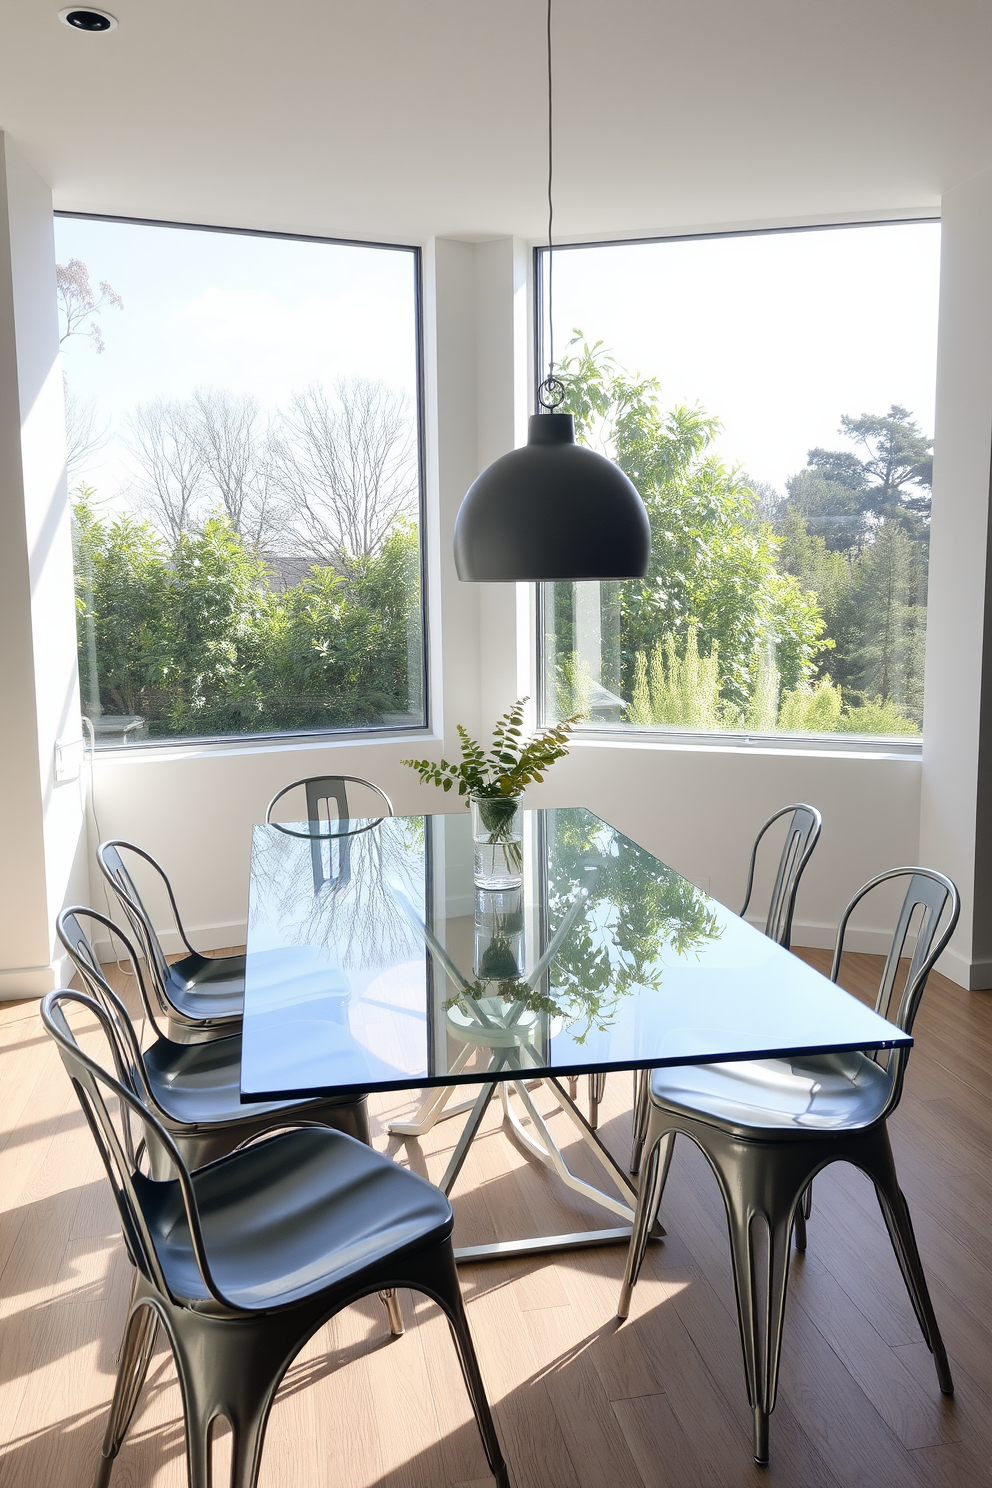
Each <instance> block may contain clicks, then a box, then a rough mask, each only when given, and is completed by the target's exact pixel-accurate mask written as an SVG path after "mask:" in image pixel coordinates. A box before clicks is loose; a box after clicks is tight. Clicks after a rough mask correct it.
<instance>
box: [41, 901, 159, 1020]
mask: <svg viewBox="0 0 992 1488" xmlns="http://www.w3.org/2000/svg"><path fill="white" fill-rule="evenodd" d="M94 926H95V927H97V930H96V934H97V935H99V934H100V931H104V932H106V934H107V936H108V937H110V938H111V941H113V940H117V941H119V942H120V945H121V947H122V948H123V951H124V954H125V956H126V957H127V959H128V960H129V961H130V962H131V966H132V968H133V970H134V978H135V982H136V983H137V987H138V995H139V996H140V998H141V1005H142V1009H143V1011H144V1014H145V1017H146V1018H147V1019H148V1021H149V1022H150V1023H151V1025H152V1028H153V1029H154V1030H155V1033H156V1035H157V1036H158V1037H159V1038H161V1037H162V1032H161V1029H160V1028H159V1026H158V1022H157V1021H156V1018H155V1008H154V1007H153V1005H152V999H151V995H150V993H149V990H148V983H147V981H146V979H145V975H144V972H143V971H142V961H141V955H140V953H139V951H138V950H137V949H136V948H135V946H134V943H133V942H132V941H131V940H129V939H128V937H127V936H126V935H125V933H124V931H123V930H122V929H121V928H120V926H119V925H115V924H114V921H113V920H111V919H108V917H107V916H106V915H104V914H100V912H99V911H98V910H95V909H87V908H85V907H84V906H83V905H81V904H73V905H70V906H69V908H68V909H64V910H63V911H62V913H61V914H60V915H59V917H58V919H57V920H56V921H55V933H56V934H57V936H58V938H59V940H60V941H61V942H62V944H63V946H64V947H65V949H66V950H67V951H68V953H69V956H70V959H71V961H72V964H73V966H74V967H75V968H76V971H77V972H78V973H79V976H80V979H81V980H82V983H83V986H84V988H85V989H86V992H87V993H88V994H89V996H90V997H92V998H93V999H94V1000H95V1001H96V1002H98V1003H100V1005H101V1007H103V1008H104V1010H105V1011H106V1012H107V1015H108V1017H110V1018H111V1020H112V1021H113V1020H114V1019H115V1018H116V1017H117V1016H118V1015H119V1014H123V1017H124V1019H125V1021H126V1022H127V1023H128V1025H129V1026H130V1018H129V1015H128V1013H127V1010H126V1009H125V1007H124V1004H123V1003H122V1001H121V999H120V998H119V997H118V995H117V993H116V992H115V991H114V990H113V988H112V987H111V985H110V983H109V982H108V981H107V978H106V976H105V975H104V971H103V967H102V966H101V965H100V961H99V958H98V957H97V954H96V951H95V950H94V948H93V938H94V930H93V927H94ZM87 932H89V933H88V934H87Z"/></svg>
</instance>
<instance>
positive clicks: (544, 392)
mask: <svg viewBox="0 0 992 1488" xmlns="http://www.w3.org/2000/svg"><path fill="white" fill-rule="evenodd" d="M547 37H548V375H547V377H546V378H545V379H544V381H543V382H542V383H541V385H540V387H539V388H538V390H537V400H538V402H539V403H540V405H541V407H542V409H544V410H545V412H548V413H553V412H554V410H555V409H556V408H560V407H561V405H562V403H564V401H565V388H564V385H563V383H562V382H561V380H560V378H557V377H556V376H555V320H554V272H555V247H554V235H553V234H554V223H555V200H554V163H555V151H554V141H555V134H554V88H553V86H552V81H553V79H552V72H551V0H548V26H547Z"/></svg>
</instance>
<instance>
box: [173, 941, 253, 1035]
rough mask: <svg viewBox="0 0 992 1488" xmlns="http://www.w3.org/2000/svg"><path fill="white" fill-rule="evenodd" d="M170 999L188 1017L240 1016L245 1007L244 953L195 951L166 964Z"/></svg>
mask: <svg viewBox="0 0 992 1488" xmlns="http://www.w3.org/2000/svg"><path fill="white" fill-rule="evenodd" d="M167 991H168V995H169V998H170V1000H171V1001H172V1002H173V1004H174V1005H175V1006H176V1007H177V1008H178V1009H179V1011H180V1012H181V1013H184V1014H185V1015H186V1016H187V1017H189V1018H207V1019H210V1018H217V1019H222V1020H225V1021H231V1020H232V1019H235V1018H241V1017H242V1016H243V1015H244V1009H245V958H244V956H201V955H200V954H199V953H198V952H196V951H194V952H193V953H192V954H191V955H189V956H183V958H182V959H181V960H180V961H173V962H172V964H171V965H170V966H169V971H168V978H167Z"/></svg>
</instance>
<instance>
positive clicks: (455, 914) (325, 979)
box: [242, 808, 908, 1259]
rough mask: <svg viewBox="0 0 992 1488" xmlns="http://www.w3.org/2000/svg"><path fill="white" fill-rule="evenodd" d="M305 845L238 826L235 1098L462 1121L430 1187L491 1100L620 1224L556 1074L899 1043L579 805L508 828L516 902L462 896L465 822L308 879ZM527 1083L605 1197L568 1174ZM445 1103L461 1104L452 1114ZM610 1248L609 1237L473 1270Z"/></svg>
mask: <svg viewBox="0 0 992 1488" xmlns="http://www.w3.org/2000/svg"><path fill="white" fill-rule="evenodd" d="M322 846H326V847H327V848H331V846H332V845H331V844H323V845H322ZM311 847H312V845H311V844H310V843H308V842H307V841H306V840H305V838H297V837H293V836H290V835H288V834H286V833H285V832H280V831H278V829H277V828H274V827H256V828H255V833H254V839H253V848H252V870H251V894H250V908H249V927H248V956H247V973H246V992H245V1021H244V1042H243V1049H244V1052H243V1067H242V1099H243V1100H246V1101H251V1100H263V1099H264V1100H268V1099H272V1098H274V1097H276V1096H281V1097H290V1096H313V1095H316V1094H322V1093H325V1092H328V1091H337V1092H344V1091H347V1090H354V1091H363V1090H369V1091H372V1090H402V1089H416V1088H418V1087H420V1088H425V1087H426V1089H427V1095H426V1099H425V1101H424V1104H423V1105H422V1107H421V1109H420V1111H419V1112H418V1114H417V1116H416V1118H415V1119H414V1120H413V1121H411V1122H408V1123H402V1124H400V1123H397V1124H395V1125H394V1128H393V1129H394V1130H397V1131H401V1132H403V1133H406V1134H418V1133H420V1132H423V1131H426V1130H427V1129H429V1127H430V1126H431V1125H433V1123H434V1122H435V1121H437V1120H439V1119H445V1118H446V1117H447V1116H449V1115H454V1114H457V1113H458V1112H464V1111H465V1110H466V1109H468V1108H469V1106H470V1114H469V1116H468V1119H467V1121H466V1124H465V1127H464V1129H463V1131H462V1133H461V1135H460V1138H459V1141H458V1143H457V1144H456V1148H455V1152H454V1154H453V1155H452V1159H451V1162H450V1163H449V1165H448V1170H447V1172H446V1173H445V1175H444V1178H443V1179H442V1184H441V1186H442V1187H444V1188H445V1189H446V1190H447V1189H450V1187H451V1185H452V1184H453V1182H454V1181H455V1178H456V1177H457V1174H458V1171H459V1169H460V1167H461V1164H462V1162H463V1161H464V1158H465V1154H466V1152H467V1150H468V1147H469V1144H470V1143H471V1140H472V1138H473V1136H474V1134H475V1132H476V1131H477V1130H478V1128H479V1125H480V1123H481V1121H482V1118H483V1116H484V1114H485V1111H486V1108H487V1106H488V1104H489V1101H490V1100H491V1098H492V1096H493V1093H494V1090H495V1088H496V1087H497V1086H499V1088H500V1093H501V1099H502V1100H503V1104H504V1111H505V1113H506V1115H507V1117H508V1119H509V1122H510V1125H511V1130H512V1131H513V1132H514V1134H515V1136H516V1137H517V1139H518V1140H519V1141H521V1142H522V1143H523V1145H524V1146H525V1147H526V1148H527V1150H528V1151H529V1152H531V1153H532V1154H533V1155H534V1156H535V1157H537V1158H539V1159H540V1160H541V1161H542V1162H545V1163H547V1164H548V1165H550V1166H551V1167H553V1168H554V1169H555V1170H556V1171H557V1172H558V1173H559V1175H560V1176H561V1177H562V1178H563V1180H564V1181H565V1182H566V1183H569V1185H570V1186H571V1187H573V1188H577V1189H579V1190H580V1191H581V1192H583V1193H586V1194H587V1196H588V1197H591V1198H594V1199H595V1202H596V1203H598V1204H602V1205H603V1206H604V1207H606V1208H607V1209H609V1210H611V1211H612V1212H614V1213H615V1214H617V1215H619V1216H620V1217H621V1218H623V1219H625V1220H629V1217H630V1213H631V1201H632V1199H633V1197H634V1189H633V1187H632V1185H631V1183H630V1180H629V1178H628V1176H627V1174H626V1173H624V1172H623V1171H622V1170H621V1169H620V1167H619V1166H618V1165H617V1164H616V1162H615V1161H614V1159H613V1158H612V1156H611V1155H610V1154H609V1153H608V1151H607V1150H606V1148H605V1147H604V1146H603V1145H602V1144H601V1143H600V1142H599V1140H598V1138H597V1136H596V1133H595V1131H594V1130H593V1129H592V1127H591V1126H590V1124H589V1122H588V1121H586V1119H585V1117H584V1116H583V1115H582V1113H581V1112H580V1111H579V1110H578V1108H577V1106H576V1105H575V1102H574V1100H573V1099H572V1097H571V1095H570V1094H569V1093H568V1091H567V1089H566V1088H565V1086H564V1085H563V1083H562V1077H563V1076H566V1077H573V1076H576V1075H579V1074H591V1075H593V1076H601V1075H602V1074H605V1072H607V1071H609V1070H625V1069H638V1068H641V1069H645V1068H654V1067H657V1066H661V1065H678V1064H690V1063H693V1064H698V1063H714V1062H717V1061H722V1060H735V1059H737V1060H739V1059H749V1058H768V1057H772V1056H780V1057H784V1056H788V1055H790V1054H811V1053H823V1052H827V1051H829V1050H838V1049H853V1048H864V1049H868V1048H888V1047H892V1046H893V1045H895V1044H900V1043H905V1042H908V1040H907V1038H906V1036H905V1035H904V1034H902V1033H901V1031H900V1030H899V1029H897V1028H895V1027H894V1026H893V1025H891V1024H889V1023H886V1022H885V1021H884V1020H883V1019H881V1018H879V1017H878V1016H877V1015H876V1014H875V1013H873V1012H872V1011H871V1010H870V1009H868V1008H866V1007H864V1006H863V1005H862V1004H861V1003H859V1002H857V1001H856V999H854V998H852V997H850V996H849V995H848V994H847V993H845V992H843V991H842V990H841V989H840V988H838V987H836V986H834V985H833V983H831V982H829V981H827V979H826V978H825V977H822V976H821V975H820V974H819V973H818V972H816V971H814V970H813V969H812V968H811V967H809V966H806V965H805V964H804V963H803V962H801V961H799V960H797V959H796V958H795V957H793V956H791V955H790V954H789V953H788V952H787V951H783V950H782V949H781V948H780V947H779V946H777V945H775V944H774V943H773V942H772V941H770V940H768V939H767V938H766V937H765V936H763V935H762V934H760V932H758V931H757V930H755V929H753V928H752V927H751V926H750V925H747V924H746V923H745V922H744V921H742V920H740V919H738V917H737V916H736V915H734V914H733V913H731V912H730V911H729V910H727V909H725V908H724V907H723V906H722V905H720V904H718V903H717V902H716V901H715V900H713V899H711V898H709V897H708V896H707V895H705V894H703V893H702V892H701V891H700V890H699V889H697V888H696V887H695V886H694V885H692V884H691V883H689V882H688V881H687V880H686V879H684V878H682V877H681V876H680V875H679V874H677V873H675V872H674V871H673V870H672V869H670V868H667V867H666V866H665V865H664V864H663V863H661V862H660V861H659V860H658V859H657V858H655V857H654V856H653V855H652V854H650V853H648V852H646V851H645V850H644V849H643V848H641V847H638V846H637V845H636V844H635V843H633V842H631V841H630V839H629V838H627V837H625V836H623V834H622V833H620V832H618V831H616V829H615V828H613V827H610V826H608V825H607V824H606V823H605V822H603V821H601V820H600V819H599V818H598V817H596V816H594V815H593V814H592V813H591V812H589V811H586V810H583V809H581V808H568V809H558V810H552V811H534V812H525V813H524V834H523V883H522V886H521V888H520V889H517V890H500V891H484V890H477V889H476V888H475V885H474V882H473V842H472V833H471V823H470V821H469V817H468V813H467V812H465V813H457V814H452V815H447V816H428V817H420V816H417V817H394V818H391V819H386V820H384V821H383V822H382V823H381V824H380V825H379V826H377V827H376V828H375V830H374V831H367V832H364V833H361V834H356V835H354V836H350V837H345V838H343V839H341V840H340V841H338V842H336V843H335V844H333V851H334V853H335V854H336V856H335V857H334V859H333V861H331V860H329V861H328V862H327V863H322V864H321V865H320V866H318V865H317V864H316V863H315V862H314V861H313V859H312V855H311ZM535 1080H541V1081H543V1082H544V1085H545V1089H546V1090H547V1091H548V1092H549V1093H550V1094H551V1095H552V1097H553V1099H554V1101H555V1103H556V1104H557V1105H558V1106H559V1107H561V1109H562V1110H563V1111H564V1112H565V1113H566V1114H567V1118H568V1120H569V1122H570V1123H571V1124H572V1125H573V1126H574V1127H575V1128H576V1130H577V1131H578V1132H579V1134H580V1135H581V1136H582V1138H583V1140H584V1141H585V1142H586V1144H587V1145H588V1147H589V1148H590V1150H591V1151H592V1152H593V1154H594V1155H595V1156H596V1157H597V1159H598V1160H599V1162H600V1163H601V1164H602V1166H603V1168H604V1169H605V1170H606V1172H607V1173H608V1175H609V1177H610V1179H611V1181H612V1183H613V1185H614V1187H615V1188H616V1190H617V1194H618V1195H619V1197H614V1195H613V1194H606V1193H603V1192H602V1191H600V1190H599V1189H595V1188H592V1187H591V1185H588V1184H584V1183H583V1182H582V1180H580V1179H578V1178H575V1177H573V1175H572V1174H570V1173H569V1171H568V1169H567V1167H566V1165H565V1163H564V1159H563V1158H562V1157H561V1153H560V1150H559V1149H558V1148H557V1146H556V1145H555V1144H554V1143H553V1141H552V1140H551V1135H550V1133H549V1132H548V1129H547V1124H546V1122H545V1121H544V1119H543V1117H541V1115H540V1114H539V1112H538V1111H537V1108H536V1106H535V1105H534V1101H533V1096H532V1093H531V1087H532V1084H533V1082H534V1081H535ZM459 1085H474V1086H477V1087H478V1086H480V1085H481V1087H482V1088H481V1093H480V1094H479V1095H478V1096H477V1097H476V1098H475V1099H474V1100H473V1101H472V1102H470V1103H456V1104H455V1105H453V1106H452V1105H451V1103H450V1096H451V1093H452V1091H453V1090H454V1089H455V1087H457V1086H459ZM514 1102H517V1104H518V1106H519V1111H518V1109H517V1108H515V1106H514ZM520 1112H522V1113H523V1114H522V1115H521V1114H520ZM628 1235H629V1224H625V1225H624V1227H623V1228H622V1229H618V1230H609V1231H593V1232H589V1233H588V1235H586V1234H585V1233H583V1234H582V1235H578V1236H571V1237H544V1238H543V1239H542V1240H539V1241H532V1242H528V1243H527V1244H526V1245H522V1244H518V1243H517V1242H514V1243H513V1244H512V1245H505V1246H500V1247H477V1248H476V1251H475V1252H472V1254H473V1255H474V1254H476V1252H477V1253H478V1254H480V1255H481V1254H483V1253H485V1254H492V1253H494V1251H495V1252H497V1253H503V1254H505V1253H507V1252H508V1251H510V1250H517V1249H521V1248H529V1249H546V1248H553V1247H555V1246H557V1245H558V1244H559V1243H561V1241H562V1240H563V1239H566V1238H567V1239H568V1241H569V1243H572V1244H578V1243H584V1244H591V1243H601V1241H602V1240H605V1239H617V1240H621V1239H626V1237H627V1236H628ZM462 1258H463V1259H465V1258H466V1256H465V1255H463V1256H462Z"/></svg>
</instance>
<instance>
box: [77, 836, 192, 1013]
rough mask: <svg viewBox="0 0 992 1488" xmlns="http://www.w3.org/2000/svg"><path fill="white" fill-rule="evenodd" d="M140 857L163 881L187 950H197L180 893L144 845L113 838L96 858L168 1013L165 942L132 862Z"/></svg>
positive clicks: (162, 1005) (160, 1006)
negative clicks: (182, 911) (188, 933)
mask: <svg viewBox="0 0 992 1488" xmlns="http://www.w3.org/2000/svg"><path fill="white" fill-rule="evenodd" d="M131 857H133V858H137V859H140V861H141V862H143V863H146V864H147V865H148V866H149V867H150V868H151V869H152V871H153V872H154V873H156V874H157V875H158V877H159V879H160V880H161V882H162V885H163V887H164V888H165V892H166V894H167V895H168V899H169V903H170V905H171V906H172V913H173V915H174V917H175V921H176V928H177V930H178V931H179V935H180V938H181V940H182V942H183V944H184V945H185V947H186V949H187V950H188V951H190V952H191V953H192V952H193V947H192V946H191V945H190V943H189V941H188V940H187V938H186V931H185V930H184V929H183V922H182V920H181V918H180V915H179V906H178V905H177V904H176V896H175V894H174V893H173V892H172V885H171V883H170V882H169V879H168V876H167V875H166V872H165V870H164V869H163V867H162V866H161V864H160V863H157V862H156V861H155V859H154V858H153V857H152V856H151V854H150V853H146V852H145V850H144V848H142V847H136V846H135V844H134V843H133V842H125V841H124V840H123V838H119V837H118V838H112V839H111V840H109V841H107V842H101V843H100V846H99V847H98V848H97V850H96V860H97V862H98V863H99V865H100V870H101V872H102V873H103V876H104V878H105V879H106V880H107V882H108V883H109V884H110V886H111V888H112V889H113V891H114V893H115V894H116V895H117V900H118V903H119V904H120V906H121V909H122V910H123V911H124V914H125V916H126V918H127V922H128V924H129V925H130V926H131V929H132V930H133V932H134V934H135V937H136V938H137V941H138V944H139V946H140V947H141V951H142V953H143V955H144V957H145V961H146V962H147V964H148V968H149V970H150V972H151V974H152V980H153V985H154V988H155V995H156V998H157V1000H158V1003H159V1010H160V1011H161V1012H162V1013H164V1014H166V1016H168V1014H169V1012H170V1011H171V1003H170V1000H169V996H168V992H167V990H166V988H167V986H168V980H169V965H168V962H167V961H166V959H165V952H164V951H163V949H162V944H161V941H160V940H159V938H158V936H157V934H156V933H155V927H154V925H153V923H152V918H151V915H150V914H149V913H148V910H147V909H146V907H145V904H144V901H143V900H142V898H141V895H140V893H139V892H138V886H137V884H136V883H135V881H134V876H133V874H132V872H131V869H130V867H129V865H128V859H129V858H131Z"/></svg>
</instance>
